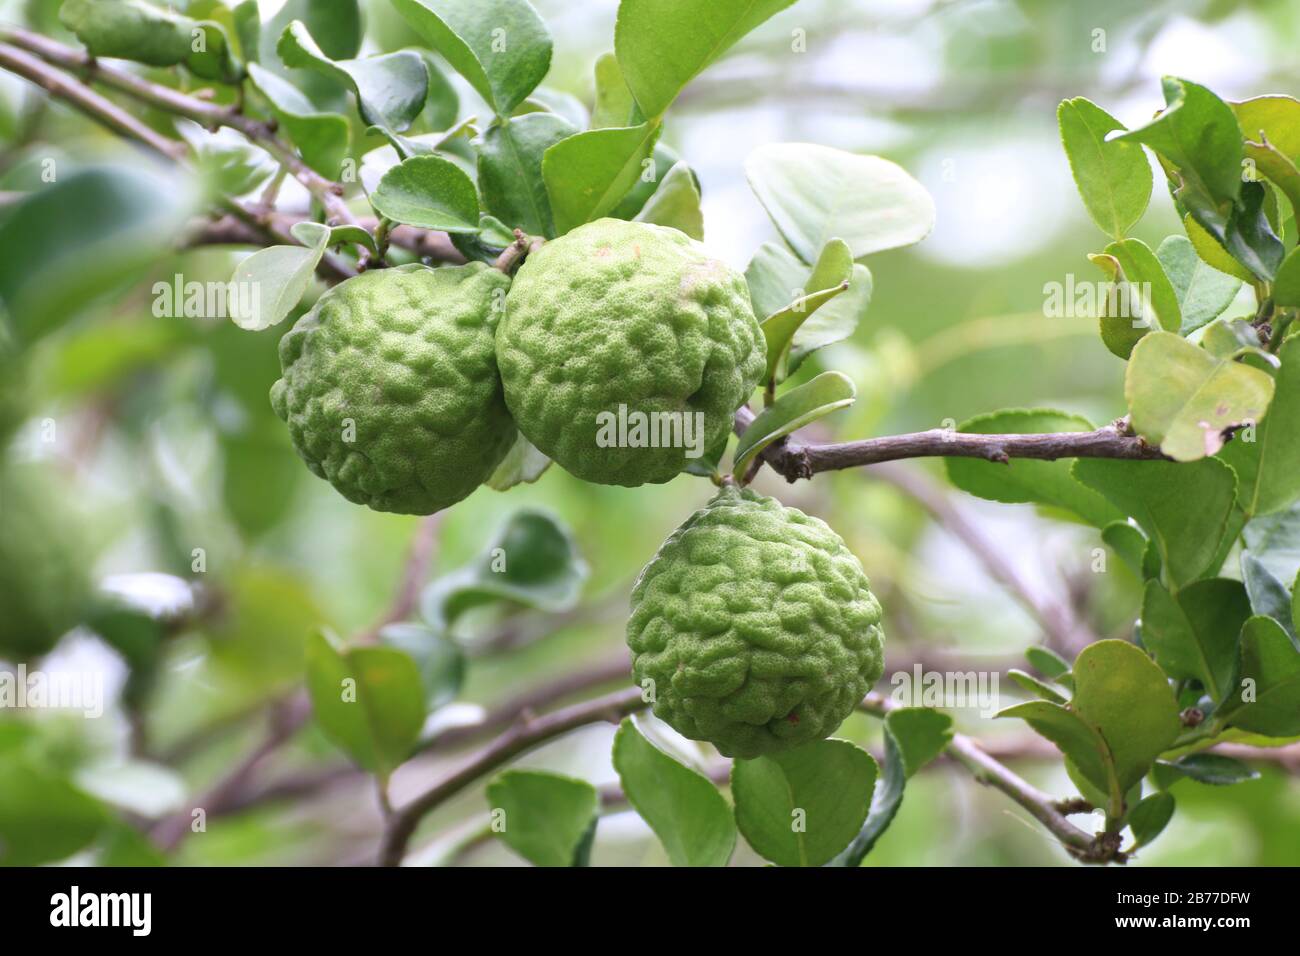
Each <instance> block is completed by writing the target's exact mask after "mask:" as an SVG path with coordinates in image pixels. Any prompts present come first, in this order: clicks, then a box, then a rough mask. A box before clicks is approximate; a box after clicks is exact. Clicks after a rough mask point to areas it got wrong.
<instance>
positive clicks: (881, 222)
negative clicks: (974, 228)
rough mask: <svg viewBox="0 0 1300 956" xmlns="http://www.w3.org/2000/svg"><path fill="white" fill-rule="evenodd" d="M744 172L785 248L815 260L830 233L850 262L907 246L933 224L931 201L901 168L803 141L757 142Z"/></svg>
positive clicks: (808, 261)
mask: <svg viewBox="0 0 1300 956" xmlns="http://www.w3.org/2000/svg"><path fill="white" fill-rule="evenodd" d="M745 175H746V177H747V178H748V180H749V185H750V187H751V188H752V189H753V190H754V194H755V195H756V196H758V200H759V202H761V203H762V204H763V208H764V209H766V210H767V214H768V216H770V217H771V219H772V222H773V223H774V224H775V225H776V228H777V230H778V231H779V232H780V233H781V235H782V237H784V239H785V241H786V242H787V243H788V244H789V246H790V248H791V249H793V250H794V251H795V253H796V254H797V255H798V256H799V258H800V259H802V260H803V261H804V262H807V263H809V264H811V263H813V262H815V261H816V259H817V256H818V255H819V253H820V252H821V250H822V248H823V247H824V246H825V245H826V243H827V242H829V241H830V240H831V239H833V238H836V237H838V238H840V239H843V240H844V241H845V242H846V243H848V245H849V249H850V250H851V251H852V253H853V258H854V259H861V258H862V257H863V256H866V255H869V254H871V253H873V252H881V251H883V250H885V249H895V248H898V247H899V246H909V245H911V244H912V243H915V242H919V241H920V240H922V239H924V238H925V237H926V236H927V235H928V234H929V233H930V230H931V229H933V228H934V200H932V199H931V198H930V194H929V193H928V192H927V191H926V189H925V187H924V186H922V185H921V184H920V183H919V182H917V181H916V180H915V179H913V178H912V177H911V176H910V175H908V173H907V172H906V171H905V170H904V169H903V168H902V167H901V166H898V165H896V164H894V163H891V162H890V161H889V160H887V159H881V158H880V157H879V156H860V155H858V154H856V153H846V152H844V151H842V150H838V149H831V148H830V147H828V146H818V145H814V144H811V143H772V144H770V145H767V146H760V147H759V148H758V149H756V150H754V151H753V152H752V153H750V154H749V158H748V159H747V160H746V161H745Z"/></svg>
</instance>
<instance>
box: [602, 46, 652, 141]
mask: <svg viewBox="0 0 1300 956" xmlns="http://www.w3.org/2000/svg"><path fill="white" fill-rule="evenodd" d="M595 73H596V106H595V108H594V109H593V110H592V111H591V128H592V129H606V128H607V127H610V126H635V125H636V124H637V123H638V122H640V121H641V119H642V118H643V117H641V116H640V115H639V114H637V113H636V110H637V108H638V107H637V105H636V100H634V99H633V98H632V91H631V90H629V89H628V88H627V83H626V82H624V80H623V71H622V69H620V68H619V65H618V57H616V56H615V55H614V54H613V53H602V54H601V55H600V56H599V57H598V58H597V59H596V68H595Z"/></svg>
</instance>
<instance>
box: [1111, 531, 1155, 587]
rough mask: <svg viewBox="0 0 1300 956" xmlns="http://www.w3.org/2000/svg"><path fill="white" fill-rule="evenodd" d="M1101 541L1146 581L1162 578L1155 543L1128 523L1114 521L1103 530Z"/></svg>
mask: <svg viewBox="0 0 1300 956" xmlns="http://www.w3.org/2000/svg"><path fill="white" fill-rule="evenodd" d="M1101 540H1102V541H1105V542H1106V544H1107V545H1108V546H1109V547H1110V549H1111V550H1112V551H1114V552H1115V553H1116V554H1118V555H1119V556H1120V558H1121V559H1122V560H1123V561H1124V563H1125V564H1127V565H1128V566H1129V568H1130V569H1131V570H1132V571H1133V573H1134V574H1136V575H1137V576H1138V577H1139V578H1141V579H1142V580H1144V581H1149V580H1151V579H1152V578H1158V577H1159V576H1160V553H1159V552H1158V551H1157V550H1156V547H1155V544H1154V542H1152V541H1151V540H1149V539H1148V538H1147V536H1146V535H1144V534H1143V533H1142V532H1141V531H1140V530H1139V529H1138V528H1135V527H1134V526H1133V525H1131V524H1129V523H1128V522H1127V521H1112V522H1111V523H1110V524H1108V525H1106V527H1104V528H1102V529H1101Z"/></svg>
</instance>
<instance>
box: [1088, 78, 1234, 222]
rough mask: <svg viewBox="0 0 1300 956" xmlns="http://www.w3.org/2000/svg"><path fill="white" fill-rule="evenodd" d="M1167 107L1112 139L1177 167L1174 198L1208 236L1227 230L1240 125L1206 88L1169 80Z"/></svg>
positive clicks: (1224, 105) (1167, 85) (1177, 80)
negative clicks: (1138, 146)
mask: <svg viewBox="0 0 1300 956" xmlns="http://www.w3.org/2000/svg"><path fill="white" fill-rule="evenodd" d="M1163 86H1164V95H1165V103H1166V106H1165V109H1164V110H1163V111H1162V112H1161V113H1160V114H1159V115H1158V116H1157V117H1156V118H1155V119H1153V120H1152V121H1151V122H1150V123H1147V124H1146V125H1145V126H1141V127H1139V128H1138V129H1135V130H1132V131H1131V132H1127V133H1123V134H1121V135H1119V136H1112V137H1111V138H1112V139H1116V140H1120V141H1124V142H1134V143H1145V144H1146V145H1147V146H1150V147H1151V148H1152V149H1154V150H1155V151H1156V152H1158V153H1160V154H1161V155H1162V156H1163V157H1164V158H1165V159H1167V160H1168V161H1169V162H1170V163H1172V164H1173V165H1174V166H1176V167H1177V169H1178V175H1179V177H1180V179H1181V184H1180V185H1179V188H1178V190H1177V191H1176V193H1175V196H1176V198H1177V199H1178V200H1179V202H1181V203H1182V204H1183V206H1184V207H1185V208H1186V209H1187V210H1188V211H1189V212H1190V213H1191V214H1192V216H1193V217H1194V218H1195V219H1196V220H1197V221H1198V222H1199V223H1200V224H1201V225H1203V226H1205V227H1206V228H1207V229H1209V230H1210V231H1211V232H1212V233H1213V232H1215V231H1216V230H1215V224H1217V226H1218V228H1219V229H1223V228H1225V227H1226V223H1227V218H1228V215H1229V214H1230V213H1231V211H1232V207H1233V204H1234V203H1235V202H1236V201H1237V197H1238V196H1239V195H1240V194H1241V160H1242V157H1243V150H1242V135H1241V127H1240V126H1238V125H1237V118H1236V116H1235V115H1234V114H1233V112H1232V109H1231V107H1229V106H1228V105H1227V104H1226V103H1224V102H1223V100H1221V99H1219V98H1218V97H1217V96H1215V95H1214V94H1213V93H1211V92H1210V91H1209V90H1208V89H1206V88H1205V87H1203V86H1201V85H1199V84H1197V83H1191V82H1189V81H1187V80H1180V79H1178V78H1177V77H1172V76H1167V77H1165V78H1164V80H1163Z"/></svg>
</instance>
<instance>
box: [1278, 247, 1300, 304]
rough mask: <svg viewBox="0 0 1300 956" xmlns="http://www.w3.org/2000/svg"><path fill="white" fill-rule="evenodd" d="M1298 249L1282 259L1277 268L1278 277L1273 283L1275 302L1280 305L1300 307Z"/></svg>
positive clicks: (1299, 258) (1299, 260) (1299, 255)
mask: <svg viewBox="0 0 1300 956" xmlns="http://www.w3.org/2000/svg"><path fill="white" fill-rule="evenodd" d="M1297 249H1300V246H1298V247H1297V248H1296V249H1292V250H1291V254H1290V255H1288V256H1287V257H1286V259H1284V260H1283V261H1282V265H1281V267H1280V268H1279V269H1278V270H1277V279H1276V280H1275V281H1274V283H1273V302H1274V304H1276V305H1279V306H1285V307H1286V308H1291V309H1296V308H1300V254H1298V253H1297Z"/></svg>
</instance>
